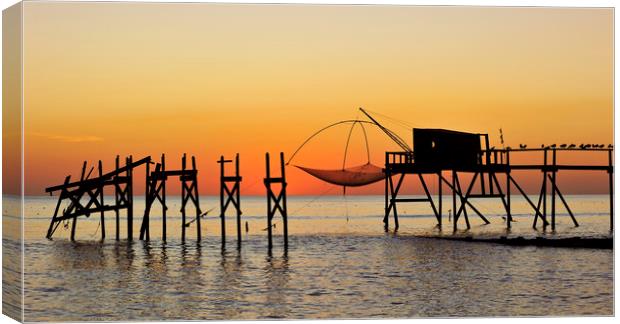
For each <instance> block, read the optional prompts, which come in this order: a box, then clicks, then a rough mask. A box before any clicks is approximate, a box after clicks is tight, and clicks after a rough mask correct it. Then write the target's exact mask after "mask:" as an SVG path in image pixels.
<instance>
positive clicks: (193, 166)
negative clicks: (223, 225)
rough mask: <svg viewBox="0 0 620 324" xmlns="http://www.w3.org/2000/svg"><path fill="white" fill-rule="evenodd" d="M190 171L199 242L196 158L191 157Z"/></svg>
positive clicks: (200, 234)
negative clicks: (191, 172) (191, 173)
mask: <svg viewBox="0 0 620 324" xmlns="http://www.w3.org/2000/svg"><path fill="white" fill-rule="evenodd" d="M192 171H193V174H194V176H193V177H192V178H191V181H192V184H191V187H192V188H193V202H194V208H195V210H196V240H198V242H200V241H201V240H202V230H201V228H200V214H201V211H200V203H199V199H200V196H199V195H198V169H196V157H195V156H192Z"/></svg>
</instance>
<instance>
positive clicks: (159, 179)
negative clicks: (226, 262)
mask: <svg viewBox="0 0 620 324" xmlns="http://www.w3.org/2000/svg"><path fill="white" fill-rule="evenodd" d="M146 174H147V177H146V191H145V203H146V206H145V209H144V218H143V219H142V226H141V228H140V239H141V240H143V239H146V240H147V241H148V240H150V234H149V232H150V226H149V218H150V212H151V208H152V207H153V204H154V203H155V202H156V201H159V202H160V203H161V206H162V239H163V240H164V241H166V236H167V211H168V206H167V205H166V181H167V180H168V177H179V180H180V181H181V210H180V211H181V241H185V236H186V235H185V232H186V228H187V227H189V226H190V225H191V224H192V223H194V222H195V223H196V239H197V240H198V241H200V240H201V227H200V218H201V211H200V202H199V195H198V170H197V169H196V158H195V157H194V156H192V165H191V169H188V168H187V155H186V154H183V157H182V159H181V170H166V157H165V155H164V154H162V155H161V162H160V163H157V164H156V165H155V170H154V171H150V165H147V167H146ZM190 202H191V204H192V205H193V206H194V209H195V211H196V218H195V219H194V220H192V221H190V222H187V211H186V209H187V204H188V203H190Z"/></svg>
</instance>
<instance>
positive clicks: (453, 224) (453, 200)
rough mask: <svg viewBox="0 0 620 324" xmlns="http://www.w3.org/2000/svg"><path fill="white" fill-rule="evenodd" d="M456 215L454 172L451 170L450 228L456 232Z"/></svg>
mask: <svg viewBox="0 0 620 324" xmlns="http://www.w3.org/2000/svg"><path fill="white" fill-rule="evenodd" d="M457 216H458V215H457V214H456V171H455V170H452V228H453V231H454V232H456V230H457V225H456V222H457V220H458V218H457Z"/></svg>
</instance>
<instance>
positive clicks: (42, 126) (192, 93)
mask: <svg viewBox="0 0 620 324" xmlns="http://www.w3.org/2000/svg"><path fill="white" fill-rule="evenodd" d="M612 28H613V10H612V9H602V8H598V9H586V8H509V7H504V8H501V7H459V6H454V7H421V6H369V5H364V6H341V5H233V4H197V3H194V4H191V3H170V4H166V3H71V2H64V3H46V2H26V3H24V34H23V35H24V57H23V61H24V116H25V117H24V136H25V141H24V155H25V170H24V177H25V188H24V190H25V193H26V194H27V195H41V194H44V188H45V187H48V186H52V185H56V184H60V183H62V182H63V180H64V177H65V176H67V175H69V174H71V175H73V178H74V179H75V178H78V177H79V172H80V169H81V165H82V162H83V161H84V160H87V161H89V163H90V165H94V163H96V162H97V160H99V159H101V160H102V161H103V165H104V172H105V171H109V170H111V169H112V167H113V161H114V158H115V156H116V155H117V154H120V155H121V156H123V157H124V156H126V155H129V154H131V155H133V157H134V160H136V159H139V158H141V157H143V156H147V155H151V156H153V157H154V158H157V159H158V158H159V156H160V155H161V154H162V153H166V162H167V166H168V168H169V169H171V168H180V161H181V155H182V154H183V153H187V154H189V155H195V156H196V158H197V162H198V169H199V189H200V193H201V194H217V193H218V192H219V166H218V164H217V163H216V160H217V159H218V158H219V157H220V155H224V156H225V157H227V158H232V157H233V156H234V154H236V153H239V154H240V156H241V166H240V167H241V175H242V176H243V177H244V180H243V183H242V189H241V190H242V194H251V195H254V194H255V195H262V194H264V187H263V185H262V178H263V177H264V175H265V170H264V168H265V165H264V164H265V162H264V159H265V157H264V154H265V152H271V153H272V156H275V155H277V154H278V153H279V152H280V151H283V152H284V153H285V155H286V156H287V157H288V156H290V155H291V154H292V152H293V151H295V149H296V148H297V147H298V146H299V145H300V144H301V143H302V142H303V141H304V140H305V139H306V138H307V137H308V136H310V135H311V134H312V133H313V132H315V131H316V130H318V129H320V128H322V127H324V126H326V125H329V124H331V123H334V122H337V121H339V120H344V119H355V118H358V117H360V118H361V117H362V116H361V115H360V113H359V111H358V107H364V108H366V109H368V110H369V111H372V112H376V113H378V114H376V116H377V117H378V118H377V119H378V120H379V121H380V122H382V123H384V125H385V126H386V127H388V128H390V129H392V130H394V131H395V132H397V133H398V134H399V135H400V136H401V137H403V138H404V139H406V140H407V141H408V142H409V143H411V141H412V135H411V127H420V128H446V129H454V130H460V131H467V132H476V133H488V134H489V136H490V139H491V145H493V146H498V147H499V146H501V144H500V143H499V129H500V128H501V129H502V130H503V133H504V140H505V142H506V145H509V146H513V147H517V146H518V145H519V144H521V143H524V144H528V145H529V146H530V147H539V146H540V144H543V143H544V144H551V143H558V144H560V143H577V144H580V143H601V144H602V143H604V144H608V143H612V142H613V69H612V67H613V32H612ZM379 114H380V115H379ZM383 115H385V116H389V117H392V118H394V119H396V120H398V121H402V122H404V123H405V125H407V127H403V125H402V123H395V122H393V121H392V120H390V119H387V118H384V117H382V116H383ZM348 131H349V129H348V128H347V127H346V126H343V127H337V128H334V129H333V130H330V131H327V132H325V133H322V134H321V135H320V136H318V137H316V138H315V139H314V140H313V141H311V142H310V144H308V145H307V146H306V147H304V148H303V150H302V151H301V152H300V153H299V154H298V155H297V156H296V157H295V159H294V160H293V161H292V162H291V164H297V165H303V166H307V167H312V168H325V169H338V168H341V167H342V161H343V151H344V145H345V141H346V135H347V132H348ZM368 136H369V140H370V149H371V161H372V162H373V163H374V164H376V165H380V166H381V165H383V163H384V152H385V151H386V150H398V147H397V146H396V145H395V144H394V143H392V142H390V141H389V140H388V139H387V138H386V136H385V135H384V134H382V133H381V132H380V131H379V130H377V129H369V130H368ZM365 156H366V152H365V149H364V142H363V137H362V134H361V132H360V130H359V129H356V130H354V132H353V135H352V138H351V146H350V148H349V156H348V158H347V159H348V160H347V161H348V165H349V166H352V165H356V164H363V163H365V162H366V158H365ZM526 159H531V161H540V156H529V157H527V158H526ZM562 159H565V160H566V161H567V163H568V162H573V163H592V164H600V163H606V156H605V155H597V156H595V157H586V156H584V154H580V155H577V154H572V155H570V156H566V157H563V156H561V157H560V163H562V161H563V160H562ZM274 162H275V160H274ZM274 162H272V163H274ZM231 170H232V169H231ZM135 175H136V180H135V183H136V191H137V192H141V191H142V190H143V188H144V176H143V171H142V170H138V171H136V174H135ZM515 177H517V179H518V180H519V181H521V182H522V183H523V184H524V186H525V187H526V189H527V190H528V191H531V192H535V191H536V190H537V188H538V186H539V184H540V181H541V179H542V176H541V174H540V173H536V172H530V173H523V174H519V175H516V176H515ZM287 178H288V183H289V187H288V188H289V193H290V194H300V195H301V194H303V195H319V194H324V193H325V192H327V193H329V194H341V192H342V191H341V189H339V188H336V187H334V186H331V185H327V184H324V183H322V182H320V181H318V180H316V179H313V178H311V177H310V176H309V175H307V174H305V173H303V172H301V171H300V170H297V169H295V168H293V167H288V168H287ZM558 179H559V183H560V186H561V188H562V189H563V192H564V193H604V192H606V190H607V186H608V184H607V182H606V179H607V178H606V175H605V174H603V173H586V174H575V173H566V174H560V175H559V176H558ZM168 188H170V189H169V190H170V191H169V192H171V193H175V192H178V191H180V185H179V186H178V185H177V184H176V183H175V181H169V185H168ZM433 188H434V187H433ZM433 188H432V189H433ZM404 190H405V192H409V193H420V192H422V191H421V190H422V189H421V187H420V186H419V185H418V184H417V183H416V182H415V181H412V182H411V183H410V184H406V186H405V188H404ZM433 190H434V189H433ZM348 192H349V193H350V194H382V193H383V184H382V183H377V184H375V185H371V186H367V187H362V188H354V189H351V190H349V191H348Z"/></svg>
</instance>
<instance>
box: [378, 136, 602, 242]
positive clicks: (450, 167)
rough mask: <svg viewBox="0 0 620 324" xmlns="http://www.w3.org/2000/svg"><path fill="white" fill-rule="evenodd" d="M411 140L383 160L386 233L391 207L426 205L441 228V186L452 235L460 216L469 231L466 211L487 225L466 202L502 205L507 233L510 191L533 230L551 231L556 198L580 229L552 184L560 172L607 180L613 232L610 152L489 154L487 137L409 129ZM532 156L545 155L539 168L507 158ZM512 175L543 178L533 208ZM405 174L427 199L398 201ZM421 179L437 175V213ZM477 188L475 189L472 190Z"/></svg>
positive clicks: (509, 151) (507, 151)
mask: <svg viewBox="0 0 620 324" xmlns="http://www.w3.org/2000/svg"><path fill="white" fill-rule="evenodd" d="M413 137H414V149H413V151H411V152H409V151H407V152H386V154H385V206H386V207H385V216H384V224H385V228H386V230H387V228H388V219H389V215H390V214H391V213H392V212H393V214H394V222H395V228H396V229H398V213H397V208H396V205H397V203H399V202H429V203H430V205H431V208H432V209H433V212H434V214H435V216H436V217H437V221H438V226H441V203H442V202H441V200H442V196H441V194H442V185H443V184H445V185H447V186H448V187H449V188H450V189H451V190H452V210H454V211H455V213H454V217H453V229H454V231H456V230H457V225H458V220H459V217H460V215H461V214H462V215H463V216H464V219H465V223H466V226H467V228H468V229H469V228H470V227H471V226H470V224H469V218H468V215H467V208H469V209H471V210H473V211H474V212H475V213H476V214H477V215H478V216H479V217H480V218H481V219H482V220H483V221H484V222H485V223H489V221H488V220H487V219H486V218H485V216H484V215H483V214H482V213H481V212H480V211H479V210H478V209H477V208H476V207H475V206H474V205H473V204H472V202H471V201H470V200H471V199H476V198H499V199H501V201H502V204H503V205H504V208H505V210H506V226H507V228H510V226H511V222H512V221H513V220H512V215H511V202H510V191H511V188H512V187H513V186H514V187H515V188H516V189H517V190H518V191H519V193H520V194H521V195H522V196H523V197H524V198H525V200H526V201H527V203H528V204H529V205H530V207H532V209H533V211H534V223H533V227H534V228H536V226H537V222H538V219H539V218H540V219H541V220H542V222H543V227H546V226H547V225H549V224H550V225H551V229H552V230H555V224H556V210H557V208H556V197H559V198H560V200H561V202H562V204H563V205H564V207H565V208H566V210H567V212H568V214H569V215H570V217H571V219H572V221H573V224H574V225H575V226H579V223H578V222H577V220H576V218H575V216H574V214H573V212H572V210H571V209H570V207H569V205H568V203H567V201H566V199H565V197H564V196H563V195H562V193H561V192H560V189H559V187H558V184H557V173H558V172H559V171H561V170H562V171H568V170H574V171H585V170H592V171H594V170H600V171H605V172H607V173H608V174H609V197H610V229H613V162H612V154H613V153H612V150H613V149H611V148H607V149H605V148H588V147H587V145H586V146H584V147H583V148H581V149H579V150H577V149H573V148H568V147H566V146H565V147H564V148H558V147H557V145H552V146H551V147H547V146H543V148H541V149H527V148H526V147H525V146H521V147H522V148H521V149H509V148H506V149H494V148H490V147H489V137H488V135H487V134H472V133H463V132H455V131H450V130H442V129H414V130H413ZM481 143H482V144H481ZM536 151H540V152H543V154H544V155H543V163H542V164H514V163H511V162H510V156H511V154H515V153H519V152H536ZM561 151H575V152H583V151H587V152H596V151H599V152H600V151H607V152H608V161H607V165H560V164H558V163H557V154H558V152H561ZM549 154H551V161H550V162H549V161H548V159H549V156H548V155H549ZM514 170H533V171H541V172H542V174H543V182H542V185H541V190H540V195H539V198H538V202H537V204H534V202H533V201H532V200H531V199H530V198H529V196H528V195H527V194H526V193H525V192H524V190H523V189H522V188H521V186H520V185H519V184H518V183H517V181H516V180H515V179H514V177H513V176H512V175H511V172H512V171H514ZM444 172H447V173H449V174H451V179H448V178H447V177H446V176H444ZM463 173H466V174H471V175H472V178H471V180H470V181H469V183H468V184H466V186H464V187H461V183H460V179H459V174H463ZM407 174H412V175H414V176H417V177H418V178H419V179H420V181H421V183H422V187H423V188H424V192H425V193H426V198H415V199H401V198H398V194H399V190H400V189H401V185H402V182H403V179H404V177H405V176H406V175H407ZM498 174H500V175H504V177H505V180H504V181H505V184H504V185H503V186H502V185H501V184H500V181H499V179H498V176H497V175H498ZM425 175H426V176H429V175H436V176H437V177H438V180H439V187H438V189H439V196H438V198H437V199H438V200H439V202H438V203H439V208H438V210H437V208H436V207H435V203H434V200H433V197H432V196H431V195H430V193H429V191H428V188H427V185H426V183H425V180H424V177H423V176H425ZM394 176H398V182H397V183H396V185H394V181H393V179H392V178H393V177H394ZM476 184H478V185H479V187H478V186H476ZM548 186H549V187H548ZM476 187H477V188H479V189H478V190H475V188H476ZM463 189H465V190H463ZM547 191H550V194H548V193H547ZM548 195H549V196H550V198H551V202H550V203H551V206H550V213H551V222H549V221H548V219H547V216H548V214H547V200H548V199H547V196H548ZM457 203H458V204H457ZM457 206H458V208H457Z"/></svg>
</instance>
